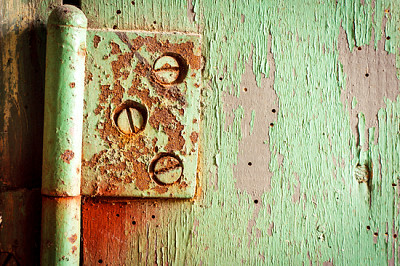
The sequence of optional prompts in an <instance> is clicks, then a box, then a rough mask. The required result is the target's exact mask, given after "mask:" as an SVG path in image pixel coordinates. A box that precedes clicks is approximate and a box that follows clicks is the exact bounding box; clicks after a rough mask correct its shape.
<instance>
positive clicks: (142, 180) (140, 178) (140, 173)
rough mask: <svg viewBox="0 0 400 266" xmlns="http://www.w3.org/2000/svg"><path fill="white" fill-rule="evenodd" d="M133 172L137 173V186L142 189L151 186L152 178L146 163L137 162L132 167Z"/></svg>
mask: <svg viewBox="0 0 400 266" xmlns="http://www.w3.org/2000/svg"><path fill="white" fill-rule="evenodd" d="M132 169H133V172H134V173H135V174H136V176H137V178H136V186H137V187H138V188H139V189H140V190H146V189H149V187H150V182H151V178H150V176H149V173H148V172H147V169H146V165H145V164H144V163H141V162H137V163H136V164H134V166H133V167H132Z"/></svg>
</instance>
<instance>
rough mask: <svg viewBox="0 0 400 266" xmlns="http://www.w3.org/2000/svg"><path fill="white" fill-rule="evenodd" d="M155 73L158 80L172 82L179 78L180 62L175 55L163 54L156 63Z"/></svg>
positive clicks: (165, 82)
mask: <svg viewBox="0 0 400 266" xmlns="http://www.w3.org/2000/svg"><path fill="white" fill-rule="evenodd" d="M154 74H155V76H156V79H157V81H158V82H160V83H162V84H167V85H169V84H172V83H174V82H175V81H177V80H178V77H179V63H178V61H177V60H176V59H175V58H174V57H173V56H169V55H165V56H162V57H160V58H158V59H157V61H156V62H155V64H154Z"/></svg>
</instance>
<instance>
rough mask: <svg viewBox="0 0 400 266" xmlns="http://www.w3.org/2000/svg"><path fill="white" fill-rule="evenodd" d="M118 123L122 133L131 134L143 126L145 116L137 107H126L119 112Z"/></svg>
mask: <svg viewBox="0 0 400 266" xmlns="http://www.w3.org/2000/svg"><path fill="white" fill-rule="evenodd" d="M116 123H117V126H118V128H119V130H120V131H121V132H122V133H124V134H127V135H129V134H133V133H137V132H139V131H140V130H141V129H142V128H143V126H144V118H143V115H142V113H141V112H140V111H139V110H137V109H136V108H125V109H123V110H122V111H121V112H120V113H119V114H118V118H117V121H116Z"/></svg>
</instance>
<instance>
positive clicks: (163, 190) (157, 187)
mask: <svg viewBox="0 0 400 266" xmlns="http://www.w3.org/2000/svg"><path fill="white" fill-rule="evenodd" d="M153 190H154V191H156V192H157V193H159V194H163V193H167V192H168V188H167V187H161V186H156V187H155V188H153Z"/></svg>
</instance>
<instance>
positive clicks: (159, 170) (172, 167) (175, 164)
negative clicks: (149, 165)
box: [154, 155, 183, 185]
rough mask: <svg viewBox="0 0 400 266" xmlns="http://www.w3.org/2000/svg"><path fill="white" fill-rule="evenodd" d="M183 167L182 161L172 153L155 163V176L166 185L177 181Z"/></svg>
mask: <svg viewBox="0 0 400 266" xmlns="http://www.w3.org/2000/svg"><path fill="white" fill-rule="evenodd" d="M182 171H183V167H182V165H181V163H180V161H179V160H178V159H177V158H175V157H173V156H170V155H166V156H163V157H161V158H159V159H157V161H156V162H155V164H154V176H155V178H156V179H157V180H158V181H159V182H161V183H163V184H166V185H169V184H172V183H174V182H176V181H177V180H178V179H179V178H180V177H181V175H182Z"/></svg>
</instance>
